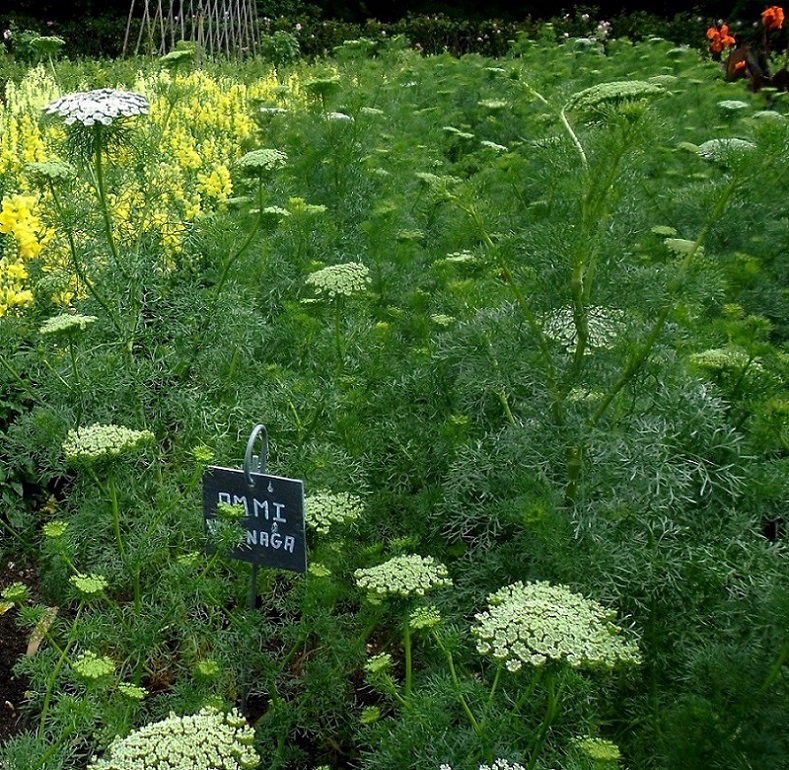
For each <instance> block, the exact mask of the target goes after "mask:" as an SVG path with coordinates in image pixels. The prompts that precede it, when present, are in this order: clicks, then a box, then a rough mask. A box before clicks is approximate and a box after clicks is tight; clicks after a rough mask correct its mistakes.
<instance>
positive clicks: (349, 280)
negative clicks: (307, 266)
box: [307, 262, 370, 299]
mask: <svg viewBox="0 0 789 770" xmlns="http://www.w3.org/2000/svg"><path fill="white" fill-rule="evenodd" d="M307 283H308V284H309V285H310V286H312V287H313V288H314V289H315V293H316V294H318V295H326V296H327V297H328V298H329V299H334V298H335V297H350V296H352V295H353V294H358V293H359V292H363V291H364V290H365V289H366V288H367V285H368V284H369V283H370V271H369V270H368V269H367V267H366V266H365V265H363V264H361V263H360V262H345V263H343V264H340V265H329V266H328V267H324V268H323V269H322V270H318V271H317V272H315V273H311V274H310V275H308V276H307Z"/></svg>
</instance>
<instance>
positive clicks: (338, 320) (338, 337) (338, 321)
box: [334, 297, 345, 374]
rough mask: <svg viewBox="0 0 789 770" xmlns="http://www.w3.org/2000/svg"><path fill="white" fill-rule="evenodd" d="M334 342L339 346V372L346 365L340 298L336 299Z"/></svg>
mask: <svg viewBox="0 0 789 770" xmlns="http://www.w3.org/2000/svg"><path fill="white" fill-rule="evenodd" d="M334 344H335V345H336V346H337V373H338V374H339V373H340V372H341V371H342V370H343V368H344V366H345V356H344V354H343V350H342V307H341V306H340V298H339V297H337V298H335V300H334Z"/></svg>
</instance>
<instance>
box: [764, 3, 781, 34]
mask: <svg viewBox="0 0 789 770" xmlns="http://www.w3.org/2000/svg"><path fill="white" fill-rule="evenodd" d="M762 24H763V25H764V28H765V29H781V27H783V25H784V9H783V8H780V7H779V6H777V5H771V6H770V7H769V8H768V9H767V10H766V11H762Z"/></svg>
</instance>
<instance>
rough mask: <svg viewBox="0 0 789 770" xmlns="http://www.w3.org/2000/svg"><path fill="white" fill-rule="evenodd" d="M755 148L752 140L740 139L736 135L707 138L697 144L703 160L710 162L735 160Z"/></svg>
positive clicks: (723, 162) (725, 162)
mask: <svg viewBox="0 0 789 770" xmlns="http://www.w3.org/2000/svg"><path fill="white" fill-rule="evenodd" d="M755 149H756V145H755V144H754V143H753V142H749V141H748V140H747V139H740V138H739V137H736V136H731V137H724V138H721V139H708V140H707V141H706V142H702V144H700V145H699V149H698V153H699V155H701V157H702V158H704V160H708V161H710V162H712V163H721V164H724V165H725V164H727V163H731V162H732V161H733V160H736V159H737V157H738V156H742V155H743V154H744V153H749V152H751V151H752V150H755Z"/></svg>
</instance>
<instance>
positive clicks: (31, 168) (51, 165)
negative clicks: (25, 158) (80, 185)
mask: <svg viewBox="0 0 789 770" xmlns="http://www.w3.org/2000/svg"><path fill="white" fill-rule="evenodd" d="M26 169H27V172H28V174H30V176H31V178H32V179H34V180H35V181H36V182H37V183H39V184H43V183H46V182H52V183H63V182H67V181H68V180H69V179H73V178H74V177H75V176H76V175H77V170H76V169H75V168H74V166H72V165H71V164H70V163H64V162H63V161H61V160H42V161H36V162H33V163H28V164H27V166H26Z"/></svg>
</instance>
